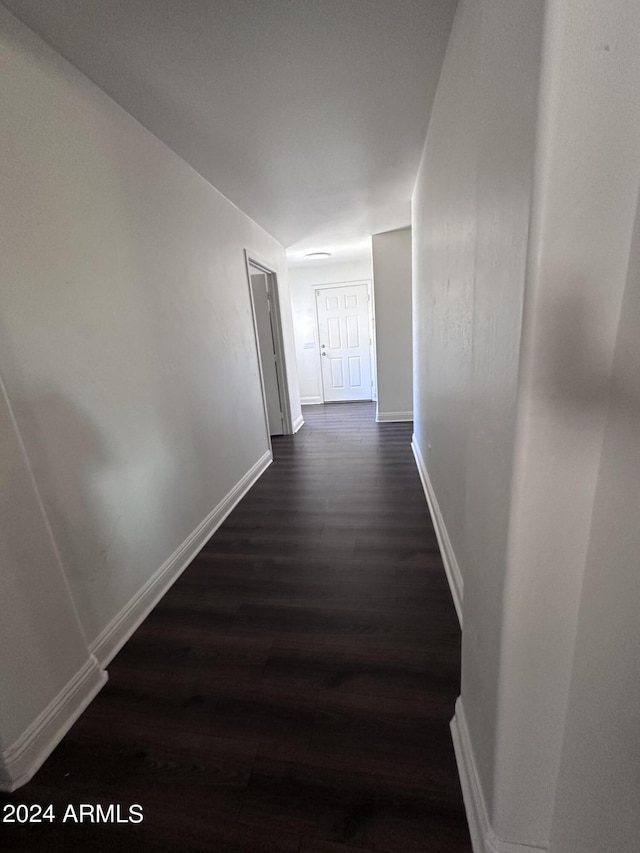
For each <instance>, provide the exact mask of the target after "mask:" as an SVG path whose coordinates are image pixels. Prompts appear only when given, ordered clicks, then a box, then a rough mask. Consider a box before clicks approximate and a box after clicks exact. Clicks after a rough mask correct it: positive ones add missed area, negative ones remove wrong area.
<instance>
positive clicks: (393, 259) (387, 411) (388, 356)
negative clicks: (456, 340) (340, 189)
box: [372, 228, 413, 420]
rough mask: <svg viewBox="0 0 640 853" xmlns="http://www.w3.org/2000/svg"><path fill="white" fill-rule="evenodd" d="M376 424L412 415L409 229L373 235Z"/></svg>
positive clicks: (408, 418)
mask: <svg viewBox="0 0 640 853" xmlns="http://www.w3.org/2000/svg"><path fill="white" fill-rule="evenodd" d="M372 251H373V286H374V290H375V294H376V363H377V366H378V406H377V417H378V419H379V420H394V419H398V420H402V419H404V420H410V419H411V417H412V414H413V365H412V326H411V229H410V228H402V229H400V230H398V231H387V232H384V233H382V234H374V235H373V238H372Z"/></svg>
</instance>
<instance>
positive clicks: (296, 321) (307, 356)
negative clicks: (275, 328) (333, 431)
mask: <svg viewBox="0 0 640 853" xmlns="http://www.w3.org/2000/svg"><path fill="white" fill-rule="evenodd" d="M371 278H372V268H371V258H365V259H363V260H362V261H350V262H347V263H340V264H327V263H325V262H324V261H317V262H315V263H314V264H313V265H309V266H290V267H289V287H290V293H291V307H292V311H293V325H294V332H295V347H296V362H297V365H298V379H299V383H300V399H301V401H302V403H303V404H304V403H321V402H322V374H321V370H320V356H319V346H320V342H319V339H318V324H317V322H316V301H315V296H314V287H316V286H317V285H319V284H342V283H343V282H352V281H371ZM374 375H375V371H374Z"/></svg>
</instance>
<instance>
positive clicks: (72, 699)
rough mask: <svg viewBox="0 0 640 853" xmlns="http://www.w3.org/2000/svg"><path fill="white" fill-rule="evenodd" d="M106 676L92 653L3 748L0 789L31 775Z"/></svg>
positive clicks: (21, 782) (12, 787)
mask: <svg viewBox="0 0 640 853" xmlns="http://www.w3.org/2000/svg"><path fill="white" fill-rule="evenodd" d="M106 680H107V673H106V672H104V670H102V669H101V668H100V665H99V664H98V661H97V660H96V659H95V657H94V656H93V655H92V656H91V657H90V658H89V659H88V660H87V662H86V663H85V665H84V666H83V667H82V669H80V670H79V672H77V673H76V674H75V675H74V677H73V678H72V679H71V680H70V681H69V682H68V684H66V685H65V686H64V687H63V688H62V690H61V691H60V693H58V695H57V696H56V697H55V699H53V701H52V702H50V703H49V705H48V706H47V707H46V708H45V709H44V711H42V713H41V714H39V716H38V717H36V719H35V720H34V721H33V723H31V725H30V726H29V727H28V728H27V729H26V730H25V731H24V732H23V734H22V735H21V736H20V737H19V738H18V740H17V741H16V742H15V743H14V744H12V745H11V746H10V747H9V748H8V749H4V750H3V751H2V754H1V756H0V757H1V759H2V760H1V761H0V790H3V791H15V790H16V788H19V787H20V786H21V785H24V784H25V783H26V782H28V781H29V779H31V777H32V776H33V775H34V773H35V772H36V771H37V770H38V768H39V767H40V766H41V765H42V764H43V762H44V761H45V760H46V759H47V758H48V757H49V755H50V754H51V752H52V751H53V750H54V749H55V747H56V746H57V745H58V743H59V742H60V741H61V740H62V738H63V737H64V736H65V734H66V733H67V732H68V731H69V729H70V728H71V726H72V725H73V724H74V723H75V721H76V720H77V719H78V717H79V716H80V714H81V713H82V712H83V711H84V709H85V708H86V707H87V705H88V704H89V703H90V702H91V700H92V699H93V698H94V697H95V696H96V694H97V693H98V692H99V691H100V689H101V688H102V687H103V685H104V684H105V682H106Z"/></svg>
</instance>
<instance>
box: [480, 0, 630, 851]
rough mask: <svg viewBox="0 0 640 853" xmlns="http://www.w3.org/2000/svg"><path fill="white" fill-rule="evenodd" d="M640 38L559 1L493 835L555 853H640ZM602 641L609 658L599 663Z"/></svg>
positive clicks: (590, 8) (547, 79)
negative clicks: (632, 797)
mask: <svg viewBox="0 0 640 853" xmlns="http://www.w3.org/2000/svg"><path fill="white" fill-rule="evenodd" d="M639 33H640V7H638V4H637V3H636V2H635V0H611V1H610V0H593V2H589V3H583V2H581V0H548V2H547V4H546V16H545V35H544V46H543V62H542V74H541V85H540V98H539V119H538V140H537V155H536V170H535V187H534V193H533V203H532V220H531V228H530V249H529V262H528V271H527V284H526V299H525V309H524V323H523V334H522V356H521V374H520V387H519V402H518V421H517V423H518V426H517V440H516V449H515V462H514V476H513V499H512V512H511V520H510V541H509V552H508V565H509V570H508V576H507V583H506V586H505V591H504V613H505V616H504V620H503V635H502V652H501V670H502V673H501V695H500V703H499V709H498V717H499V719H500V721H501V724H500V727H499V739H498V745H497V751H496V755H497V768H496V791H497V792H498V793H497V795H496V798H495V809H494V828H495V829H496V832H497V833H498V835H499V837H501V838H506V839H510V840H518V841H519V842H520V843H528V844H531V845H536V846H538V847H548V846H549V845H551V849H552V850H553V851H554V853H567V851H570V853H573V851H578V850H580V851H581V852H582V853H592V851H594V853H596V852H597V853H600V851H603V850H624V851H625V853H627V851H629V852H630V851H632V850H635V849H637V844H638V835H637V832H636V834H635V839H634V838H633V835H634V832H635V831H637V827H638V823H637V817H634V816H633V815H631V814H630V813H629V812H628V811H627V810H626V805H625V804H628V803H629V802H630V801H629V798H628V792H627V790H626V789H625V782H626V779H628V778H630V776H629V774H630V770H629V764H628V761H629V756H628V755H627V751H628V750H629V749H633V744H636V747H637V743H636V742H637V737H631V738H630V739H628V740H627V738H625V733H626V734H629V733H630V732H631V727H630V726H631V719H630V718H631V717H633V714H634V711H637V707H638V706H637V689H636V690H635V694H634V690H633V689H631V690H630V689H629V684H628V681H627V679H628V677H629V675H630V673H632V672H633V673H634V674H633V675H632V676H631V677H632V678H633V679H636V680H637V674H638V665H637V662H638V657H637V651H638V644H637V627H636V628H635V629H634V628H632V627H631V624H630V620H631V619H632V616H631V612H632V607H633V605H632V604H631V602H630V600H629V599H630V597H633V596H634V594H635V602H636V604H637V602H638V590H637V588H635V590H634V585H633V583H632V581H631V575H632V573H633V570H632V569H631V567H630V565H629V563H630V562H633V563H634V564H635V566H636V569H637V564H638V535H637V512H636V520H635V521H634V520H632V518H631V517H630V516H629V515H628V514H627V513H626V512H625V510H624V509H623V504H622V503H621V501H624V500H625V499H626V500H629V501H632V500H634V499H635V497H636V496H637V488H636V487H635V485H633V484H632V480H631V477H633V476H635V478H636V479H637V477H638V455H637V452H638V443H637V435H636V436H635V437H634V436H633V435H632V434H631V433H630V432H629V430H631V429H633V425H634V424H637V399H636V397H637V393H636V389H635V388H634V387H633V383H632V381H631V379H630V377H631V376H633V375H635V376H637V373H638V368H639V366H640V365H639V364H638V359H637V355H638V352H637V346H636V347H634V346H633V345H632V344H631V339H630V334H631V332H630V327H629V322H633V321H632V320H631V319H630V318H629V317H626V316H625V314H624V313H623V312H624V311H625V309H626V310H628V311H630V312H631V315H632V316H634V314H635V312H636V307H637V306H636V301H635V298H634V296H633V293H632V291H633V289H634V288H635V289H636V290H637V287H638V278H637V274H638V267H637V258H636V253H637V231H636V235H635V237H634V222H636V220H637V208H638V199H639V192H640V160H639V158H638V150H640V109H639V101H638V92H639V91H640V64H639V63H638V51H639V48H640V42H639V37H638V34H639ZM636 227H637V225H636ZM630 258H631V264H630ZM625 291H626V292H625ZM625 300H626V301H625ZM635 333H636V335H637V328H636V332H635ZM616 342H617V344H616ZM616 347H617V349H616ZM623 389H624V390H623ZM628 469H631V470H633V471H634V474H630V473H629V471H628ZM607 519H608V520H609V521H610V522H611V525H612V526H611V527H608V526H607V527H606V531H605V525H606V522H607ZM636 577H637V575H636ZM635 586H636V587H637V584H636V585H635ZM630 608H631V609H630ZM636 613H637V610H636ZM636 621H637V620H636ZM632 636H633V637H635V649H634V647H633V640H632V639H631V638H632ZM599 638H600V639H602V640H603V641H604V640H605V638H606V643H607V646H606V647H603V648H602V649H598V652H597V653H594V655H593V656H592V657H590V656H588V654H587V652H588V651H590V650H594V649H595V645H594V644H595V643H596V642H597V640H598V639H599ZM615 640H618V641H619V642H620V645H619V646H618V647H617V648H613V647H612V645H609V644H610V643H613V642H614V641H615ZM618 655H619V659H618ZM607 656H609V657H610V658H611V669H610V670H609V669H608V668H607V664H606V658H607ZM609 691H611V695H612V696H615V700H614V702H615V704H616V710H615V712H613V713H612V715H610V714H609V711H610V709H611V708H612V702H611V701H610V700H609V699H608V693H609ZM581 698H582V699H583V701H582V702H581V701H580V699H581ZM618 702H620V703H623V705H624V709H623V708H620V709H618V707H617V703H618ZM636 719H637V713H636ZM596 721H597V722H596ZM581 751H583V754H580V753H581ZM638 757H639V756H638V751H637V748H636V761H637V759H638ZM635 766H636V774H635V780H636V783H635V784H636V795H637V779H638V777H637V766H638V765H637V763H636V765H635ZM523 769H526V772H523ZM559 774H560V775H559ZM631 775H633V774H631ZM558 779H559V780H560V781H559V783H558V784H557V780H558ZM606 780H608V782H609V784H610V785H611V788H610V789H609V790H606V788H607V782H606ZM601 795H602V796H601ZM607 805H609V806H610V808H611V811H609V812H608V813H607V812H605V810H606V808H607ZM596 813H597V814H598V815H602V816H603V822H604V824H605V826H606V828H608V831H609V833H610V834H611V837H610V838H608V839H605V835H606V829H605V826H601V827H598V829H595V828H594V827H595V824H596V821H597V817H596ZM605 814H606V818H605V817H604V815H605ZM587 815H588V818H589V819H588V822H587V823H586V824H584V825H582V826H578V821H579V820H580V818H581V817H584V818H585V820H586V819H587ZM618 841H619V842H620V843H617V842H618ZM554 845H555V846H554Z"/></svg>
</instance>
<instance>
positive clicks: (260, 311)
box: [251, 272, 283, 435]
mask: <svg viewBox="0 0 640 853" xmlns="http://www.w3.org/2000/svg"><path fill="white" fill-rule="evenodd" d="M268 285H269V283H268V280H267V276H266V275H265V274H264V273H263V272H256V273H252V274H251V292H252V294H253V307H254V311H255V318H256V331H257V333H258V349H259V350H260V364H261V366H262V379H263V382H264V395H265V401H266V404H267V420H268V421H269V434H270V435H282V433H283V428H282V406H281V403H280V386H279V383H278V371H277V369H276V359H277V356H276V348H275V344H274V342H273V329H272V327H271V302H270V299H269V291H268Z"/></svg>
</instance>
